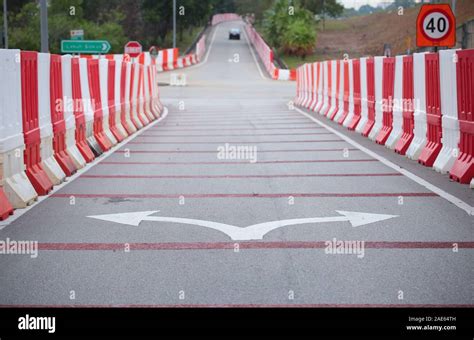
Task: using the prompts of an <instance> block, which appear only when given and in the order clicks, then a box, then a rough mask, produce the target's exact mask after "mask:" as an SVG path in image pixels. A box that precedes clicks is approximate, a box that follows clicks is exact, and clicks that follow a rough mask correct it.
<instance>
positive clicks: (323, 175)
mask: <svg viewBox="0 0 474 340" xmlns="http://www.w3.org/2000/svg"><path fill="white" fill-rule="evenodd" d="M392 176H403V175H402V174H400V173H398V172H395V173H370V174H368V173H362V174H292V175H290V174H284V175H82V176H81V177H79V178H91V179H165V178H166V179H238V178H304V177H392Z"/></svg>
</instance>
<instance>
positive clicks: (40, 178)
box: [21, 51, 53, 195]
mask: <svg viewBox="0 0 474 340" xmlns="http://www.w3.org/2000/svg"><path fill="white" fill-rule="evenodd" d="M21 91H22V92H21V104H22V118H23V135H24V137H25V152H24V161H25V165H26V175H27V176H28V179H29V180H30V182H31V184H32V185H33V187H34V188H35V190H36V192H37V193H38V195H46V194H48V193H49V192H50V191H51V190H52V188H53V183H52V182H51V180H50V179H49V177H48V175H47V174H46V172H45V171H44V169H43V167H42V166H41V151H40V147H41V136H40V129H39V113H38V53H37V52H26V51H22V52H21Z"/></svg>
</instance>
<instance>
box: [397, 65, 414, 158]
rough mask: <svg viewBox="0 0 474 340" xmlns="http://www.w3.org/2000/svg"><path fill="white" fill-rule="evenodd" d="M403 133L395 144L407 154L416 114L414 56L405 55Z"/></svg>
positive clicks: (400, 150)
mask: <svg viewBox="0 0 474 340" xmlns="http://www.w3.org/2000/svg"><path fill="white" fill-rule="evenodd" d="M402 92H403V94H402V96H403V123H402V128H403V134H402V136H401V137H400V139H399V140H398V142H397V145H396V146H395V152H396V153H399V154H400V155H405V153H406V152H407V150H408V147H409V146H410V143H411V141H412V140H413V137H414V133H413V129H414V128H415V118H414V116H413V114H414V109H415V107H414V103H413V101H414V96H415V95H414V84H413V56H404V57H403V91H402Z"/></svg>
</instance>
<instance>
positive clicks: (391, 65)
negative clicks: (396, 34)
mask: <svg viewBox="0 0 474 340" xmlns="http://www.w3.org/2000/svg"><path fill="white" fill-rule="evenodd" d="M394 84H395V58H393V57H392V58H384V60H383V84H382V115H383V116H382V128H381V129H380V132H379V134H378V135H377V137H376V138H375V141H376V143H377V144H382V145H385V142H386V141H387V139H388V137H389V135H390V133H391V132H392V129H393V126H392V124H393V113H392V111H393V94H394Z"/></svg>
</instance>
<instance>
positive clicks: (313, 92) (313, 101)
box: [308, 63, 318, 110]
mask: <svg viewBox="0 0 474 340" xmlns="http://www.w3.org/2000/svg"><path fill="white" fill-rule="evenodd" d="M312 72H313V79H314V84H313V86H312V88H311V102H310V103H309V105H308V109H309V110H312V109H313V107H315V106H316V103H317V102H318V92H317V91H316V89H317V88H318V84H317V81H318V63H313V67H312Z"/></svg>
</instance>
